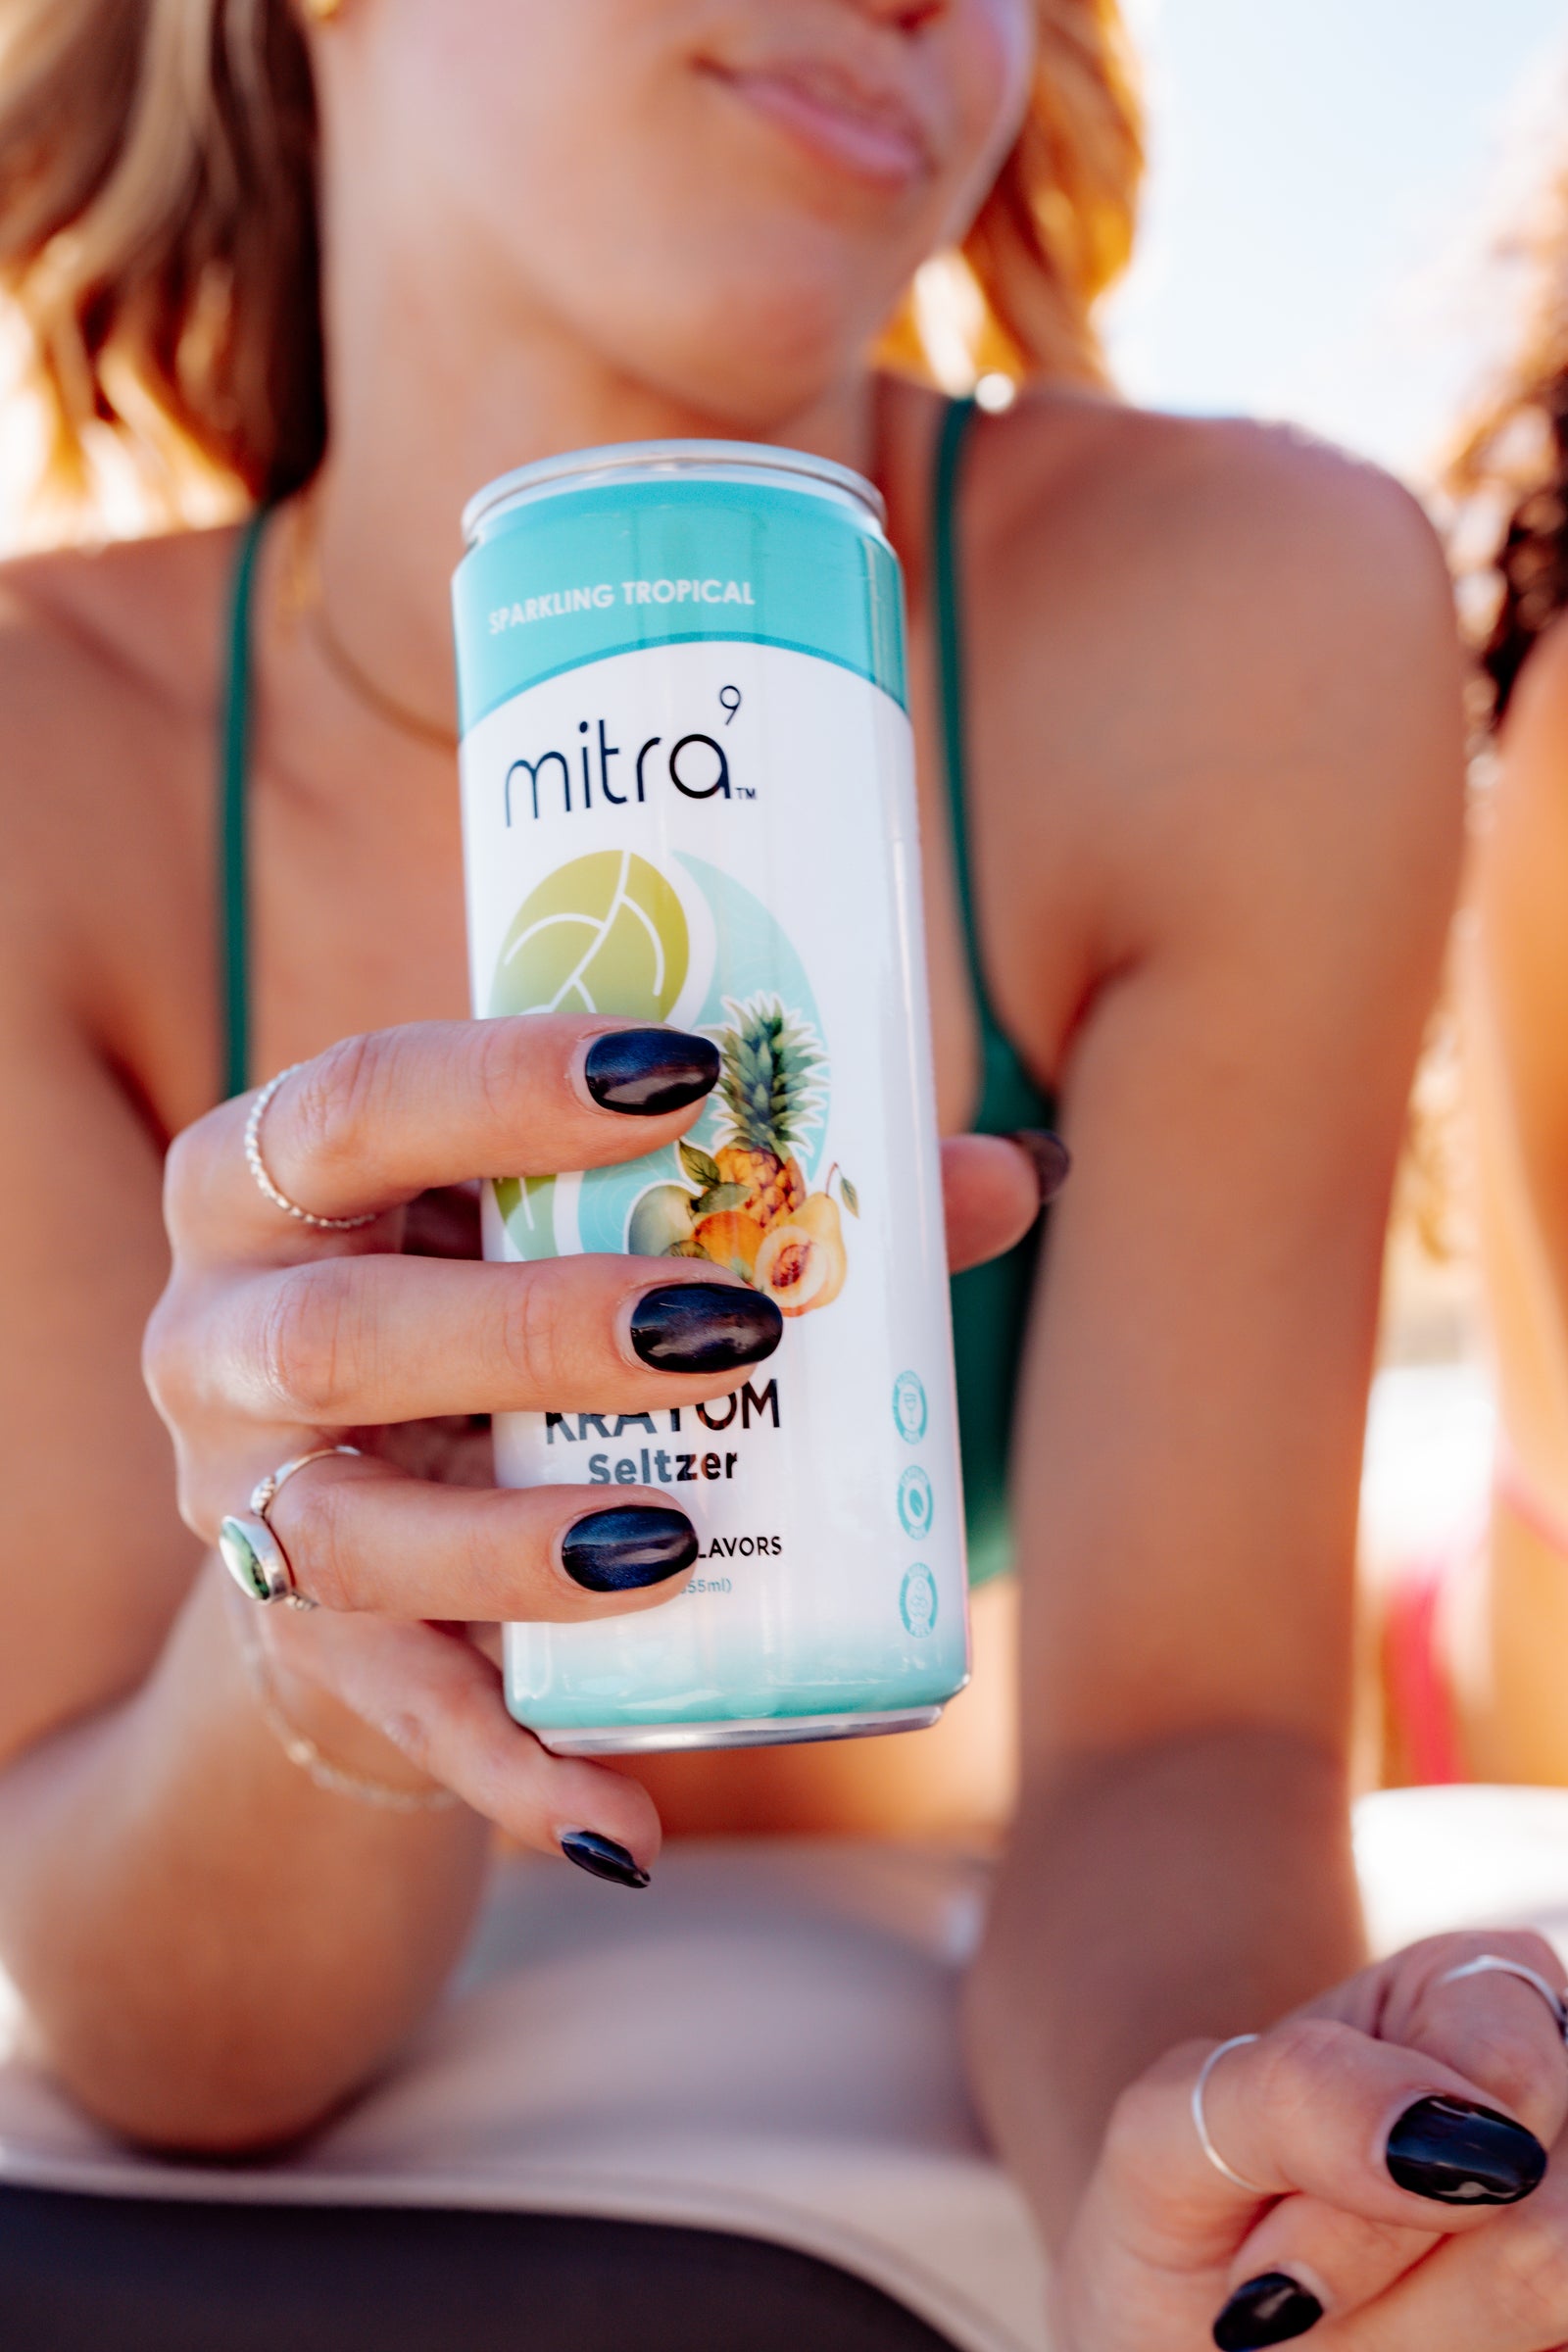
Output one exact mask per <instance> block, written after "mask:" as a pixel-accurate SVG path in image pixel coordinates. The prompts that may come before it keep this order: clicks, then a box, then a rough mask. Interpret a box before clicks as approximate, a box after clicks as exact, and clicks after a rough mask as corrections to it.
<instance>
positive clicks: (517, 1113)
mask: <svg viewBox="0 0 1568 2352" xmlns="http://www.w3.org/2000/svg"><path fill="white" fill-rule="evenodd" d="M717 1071H718V1057H717V1055H716V1053H715V1052H714V1050H713V1048H712V1047H711V1045H710V1044H709V1042H708V1041H707V1040H706V1039H702V1038H697V1037H688V1036H684V1035H682V1034H681V1033H679V1032H677V1031H673V1030H649V1029H633V1028H632V1027H631V1026H630V1024H611V1023H607V1022H605V1021H603V1020H570V1019H563V1018H554V1017H529V1018H525V1019H515V1020H502V1021H489V1022H478V1023H461V1024H459V1023H450V1024H449V1023H429V1024H423V1025H420V1026H417V1027H411V1028H405V1029H400V1030H391V1031H387V1032H383V1033H381V1034H378V1035H374V1036H370V1037H364V1038H359V1039H356V1040H352V1041H350V1042H348V1043H346V1044H344V1045H341V1046H338V1047H335V1048H334V1049H332V1050H331V1051H330V1052H328V1053H326V1054H322V1055H320V1056H319V1058H318V1059H317V1060H315V1061H313V1062H311V1063H309V1064H308V1065H306V1067H305V1068H303V1069H302V1070H300V1071H299V1072H298V1073H297V1074H296V1075H294V1076H292V1077H290V1078H289V1079H288V1080H287V1081H286V1083H285V1084H284V1085H283V1086H282V1087H281V1088H280V1090H279V1091H278V1093H277V1095H276V1096H275V1098H274V1099H273V1100H272V1102H271V1103H270V1104H269V1106H268V1110H267V1114H266V1119H265V1122H264V1125H263V1130H262V1135H261V1139H260V1140H261V1145H262V1149H263V1152H264V1157H265V1161H266V1164H267V1166H268V1168H269V1170H270V1174H271V1176H272V1178H273V1181H274V1182H275V1183H276V1184H277V1185H278V1186H279V1187H280V1188H281V1189H282V1191H283V1192H284V1194H285V1195H286V1196H287V1197H288V1198H289V1199H290V1200H292V1201H297V1202H299V1203H300V1204H301V1205H303V1206H305V1207H308V1208H309V1209H311V1210H312V1211H313V1212H314V1213H315V1214H316V1215H318V1216H322V1217H346V1216H355V1215H358V1214H361V1213H364V1212H367V1211H374V1212H375V1216H374V1221H373V1222H372V1223H370V1224H368V1225H366V1226H365V1227H363V1228H361V1229H359V1230H357V1231H353V1232H327V1231H323V1230H322V1229H321V1228H319V1227H317V1226H311V1225H306V1224H301V1223H296V1222H294V1221H293V1220H291V1219H290V1218H289V1217H287V1216H286V1215H285V1214H284V1213H283V1212H282V1211H281V1210H280V1209H279V1208H278V1207H277V1206H276V1205H275V1204H274V1203H273V1202H271V1201H269V1200H268V1199H267V1198H266V1197H265V1196H264V1194H263V1193H262V1192H261V1190H260V1189H259V1187H258V1186H257V1185H256V1184H255V1183H254V1182H253V1180H252V1177H251V1175H250V1173H249V1171H248V1169H247V1167H246V1164H245V1159H244V1153H243V1133H244V1125H245V1118H246V1113H247V1110H248V1107H249V1105H248V1103H246V1102H243V1101H239V1102H234V1103H225V1104H223V1105H222V1106H221V1108H219V1109H217V1110H215V1111H213V1112H212V1113H210V1114H209V1116H208V1117H206V1118H204V1119H202V1120H201V1121H200V1122H199V1123H198V1124H197V1125H196V1126H194V1127H192V1128H191V1129H189V1130H188V1131H187V1132H186V1133H185V1134H184V1135H182V1136H181V1137H180V1138H179V1139H178V1141H177V1142H176V1144H175V1146H174V1148H173V1151H172V1152H171V1155H170V1162H169V1175H168V1184H167V1190H166V1214H167V1221H168V1226H169V1232H170V1238H171V1243H172V1251H173V1272H172V1279H171V1281H170V1285H169V1288H168V1290H167V1292H166V1294H165V1296H164V1299H163V1300H162V1301H161V1303H160V1305H159V1308H158V1310H157V1313H156V1314H155V1316H154V1318H153V1321H152V1323H151V1326H150V1328H149V1332H148V1339H147V1347H146V1357H145V1363H146V1373H147V1379H148V1385H149V1387H150V1389H151V1391H152V1394H153V1397H154V1399H155V1401H156V1402H157V1404H158V1408H159V1410H160V1412H161V1413H162V1414H163V1417H164V1419H165V1421H166V1422H167V1424H168V1425H169V1428H170V1430H171V1432H172V1437H173V1440H174V1446H175V1452H176V1457H177V1462H178V1473H179V1499H180V1510H181V1513H182V1515H183V1517H184V1518H185V1520H186V1522H187V1524H188V1525H189V1526H191V1527H192V1528H193V1529H194V1530H195V1531H196V1532H197V1533H198V1534H199V1535H201V1536H202V1537H204V1538H205V1539H206V1540H207V1541H208V1542H209V1543H211V1542H213V1541H214V1539H215V1538H216V1536H217V1533H218V1529H219V1525H220V1523H221V1520H222V1519H223V1517H224V1516H225V1515H226V1514H228V1513H230V1512H233V1511H236V1510H242V1509H243V1508H244V1504H245V1498H246V1496H247V1495H248V1494H249V1493H250V1490H251V1488H252V1487H253V1486H254V1485H255V1483H256V1482H257V1480H258V1479H259V1478H260V1477H261V1476H262V1475H263V1474H264V1473H265V1472H266V1471H268V1470H270V1469H272V1468H275V1467H276V1466H277V1465H278V1464H280V1463H281V1462H283V1461H285V1460H287V1459H289V1458H291V1457H293V1456H295V1455H297V1454H300V1453H304V1452H309V1451H311V1450H312V1449H314V1448H315V1447H318V1446H329V1445H333V1444H338V1443H345V1442H352V1443H353V1444H354V1445H356V1446H359V1447H361V1448H362V1453H363V1458H361V1459H358V1460H356V1459H350V1458H346V1457H343V1456H335V1457H332V1458H329V1459H325V1460H321V1461H319V1462H313V1463H312V1464H310V1465H309V1466H308V1467H307V1468H306V1469H304V1470H302V1471H300V1472H299V1473H297V1474H296V1475H295V1476H294V1477H293V1478H291V1479H290V1480H289V1481H288V1482H287V1484H286V1485H285V1486H284V1487H283V1488H282V1490H281V1491H280V1493H279V1494H278V1495H277V1497H276V1500H275V1501H274V1503H273V1504H272V1506H271V1508H270V1513H269V1518H270V1524H271V1526H272V1527H273V1529H274V1531H275V1533H276V1535H277V1537H278V1540H279V1542H280V1543H281V1544H282V1546H283V1549H284V1551H285V1553H286V1555H287V1557H288V1560H289V1562H290V1564H291V1566H292V1568H293V1571H294V1573H295V1576H296V1579H297V1582H298V1584H299V1587H300V1589H301V1590H302V1592H304V1593H306V1594H308V1595H309V1596H310V1597H311V1598H313V1599H314V1600H316V1601H317V1602H319V1604H320V1605H319V1609H318V1610H317V1611H316V1612H315V1613H313V1614H311V1615H302V1614H300V1613H298V1612H294V1611H288V1610H278V1609H271V1610H267V1611H264V1612H260V1613H259V1616H258V1619H257V1627H258V1630H259V1631H260V1632H261V1633H262V1635H263V1638H264V1639H265V1641H266V1643H267V1647H268V1653H269V1661H270V1672H271V1674H272V1675H273V1677H274V1679H275V1681H276V1683H277V1685H278V1688H279V1691H280V1692H281V1694H282V1697H283V1700H284V1710H285V1712H286V1713H287V1714H289V1715H290V1716H291V1717H292V1718H296V1719H300V1718H303V1719H304V1720H302V1721H301V1728H302V1729H304V1730H306V1731H307V1732H308V1733H310V1734H311V1736H313V1737H316V1738H318V1739H319V1744H320V1746H321V1747H322V1749H323V1750H324V1751H325V1752H326V1753H327V1754H328V1755H329V1756H331V1757H332V1759H333V1760H334V1761H336V1762H339V1763H341V1764H343V1765H345V1766H346V1767H349V1768H351V1769H356V1770H359V1771H361V1772H365V1773H368V1774H370V1775H372V1776H373V1777H377V1778H380V1779H382V1780H384V1781H393V1782H398V1783H401V1784H406V1785H407V1786H409V1787H410V1788H411V1789H413V1788H417V1787H419V1786H420V1785H428V1784H429V1783H431V1782H434V1783H437V1784H440V1785H442V1786H444V1787H445V1788H447V1789H452V1790H454V1791H456V1792H457V1793H458V1794H459V1795H460V1796H461V1797H463V1798H464V1799H465V1800H466V1802H467V1803H468V1804H469V1805H471V1806H473V1807H475V1808H476V1809H477V1810H478V1811H480V1812H482V1813H484V1814H487V1815H488V1816H489V1817H490V1818H491V1819H493V1820H494V1821H496V1822H498V1823H500V1824H501V1826H502V1827H503V1828H504V1829H506V1830H507V1831H508V1832H509V1833H510V1834H511V1835H512V1836H513V1837H515V1838H517V1839H518V1840H520V1841H521V1842H523V1843H525V1844H529V1845H534V1846H539V1847H544V1848H552V1847H554V1848H557V1849H559V1848H560V1847H561V1844H562V1841H563V1839H564V1838H569V1837H572V1836H573V1835H574V1834H575V1835H576V1837H577V1838H579V1839H580V1838H581V1835H582V1834H583V1833H585V1832H586V1833H588V1834H589V1835H590V1836H591V1837H592V1838H596V1839H599V1840H608V1841H609V1843H610V1845H612V1846H613V1847H614V1848H616V1849H618V1852H619V1855H620V1856H621V1857H623V1858H624V1860H623V1862H621V1863H619V1864H617V1863H616V1862H615V1860H614V1858H613V1857H612V1862H611V1867H612V1869H613V1870H615V1869H618V1870H619V1871H620V1873H621V1875H631V1874H633V1873H635V1872H636V1871H641V1870H646V1869H647V1867H648V1865H649V1864H650V1863H651V1861H652V1859H653V1857H654V1855H655V1853H656V1852H657V1850H658V1845H659V1835H660V1833H659V1823H658V1819H657V1815H656V1813H655V1810H654V1807H653V1804H652V1802H651V1800H650V1798H649V1797H648V1796H647V1794H646V1793H645V1791H644V1790H643V1789H642V1788H641V1787H640V1786H639V1785H638V1783H637V1782H635V1781H634V1780H631V1779H629V1778H628V1777H626V1776H625V1775H623V1774H620V1773H617V1772H614V1771H612V1770H610V1769H609V1768H608V1767H606V1766H602V1765H598V1764H593V1763H588V1762H582V1761H565V1760H563V1759H559V1758H556V1757H554V1756H552V1755H550V1754H549V1753H548V1752H547V1751H546V1749H545V1748H544V1747H543V1746H541V1744H540V1743H539V1742H538V1741H537V1740H534V1739H533V1738H532V1737H531V1736H530V1735H529V1734H528V1733H526V1732H524V1731H522V1730H521V1729H520V1728H519V1727H518V1726H517V1725H516V1724H515V1723H514V1722H513V1721H512V1719H511V1718H510V1716H509V1715H508V1714H507V1712H506V1709H505V1706H504V1704H503V1700H502V1692H501V1683H500V1677H499V1674H498V1672H497V1667H496V1664H495V1662H494V1660H493V1658H492V1657H491V1656H489V1655H487V1654H485V1649H484V1647H483V1645H482V1644H483V1637H482V1636H480V1637H478V1638H477V1639H469V1638H468V1635H469V1633H470V1631H473V1630H475V1629H478V1628H480V1627H483V1626H488V1625H491V1624H493V1623H495V1622H497V1621H504V1620H507V1619H531V1620H534V1621H554V1622H561V1623H581V1622H587V1621H591V1620H593V1619H595V1618H599V1617H603V1616H607V1615H611V1614H614V1613H617V1612H622V1611H626V1610H636V1609H644V1608H652V1607H657V1606H658V1605H659V1603H660V1602H661V1601H662V1600H664V1599H666V1598H668V1597H669V1596H670V1595H671V1594H672V1593H676V1592H678V1591H679V1590H680V1588H681V1584H682V1582H683V1581H684V1572H685V1570H686V1569H687V1568H688V1567H689V1566H690V1564H691V1561H692V1559H693V1558H694V1557H695V1554H696V1549H697V1537H696V1532H695V1530H694V1529H693V1527H692V1525H691V1522H690V1521H689V1520H688V1519H687V1518H686V1517H685V1515H684V1513H682V1512H681V1511H679V1510H677V1509H675V1508H674V1507H672V1504H671V1501H670V1498H669V1497H668V1495H665V1494H664V1493H663V1492H662V1490H661V1489H658V1488H646V1489H645V1488H641V1487H617V1488H616V1489H615V1490H614V1495H613V1500H612V1499H610V1498H608V1497H603V1496H602V1495H601V1493H600V1491H599V1490H597V1489H584V1488H582V1487H577V1486H546V1487H539V1488H535V1489H530V1490H525V1491H515V1490H508V1489H498V1488H496V1487H495V1486H494V1485H493V1484H492V1483H491V1472H490V1467H489V1460H488V1430H487V1428H486V1426H485V1417H486V1416H488V1415H489V1414H491V1413H493V1412H505V1411H525V1410H540V1409H544V1408H546V1407H549V1408H551V1409H555V1410H596V1411H603V1410H606V1409H609V1410H612V1411H613V1410H617V1409H618V1410H621V1411H646V1410H648V1409H650V1408H652V1407H659V1406H669V1405H679V1404H689V1403H696V1402H699V1401H706V1400H708V1399H710V1398H712V1397H720V1396H723V1395H725V1394H727V1393H728V1392H729V1390H731V1389H732V1388H733V1387H734V1386H735V1383H736V1380H737V1377H738V1376H739V1375H740V1374H742V1373H743V1372H744V1371H745V1370H747V1369H748V1368H749V1367H750V1366H751V1365H753V1364H755V1363H757V1362H759V1361H760V1360H762V1359H763V1358H764V1357H766V1356H767V1355H769V1354H770V1353H771V1352H772V1350H773V1348H775V1347H776V1346H777V1344H778V1339H779V1336H780V1333H781V1330H782V1322H781V1318H780V1316H779V1312H778V1309H777V1308H776V1306H774V1304H773V1303H772V1301H771V1300H770V1299H766V1298H764V1297H761V1296H760V1295H759V1294H758V1293H756V1292H754V1291H751V1290H749V1289H748V1288H747V1287H746V1286H745V1285H744V1284H742V1283H741V1282H739V1281H738V1280H736V1279H734V1278H731V1277H729V1276H727V1275H726V1274H724V1273H722V1272H721V1271H720V1270H719V1269H717V1268H714V1267H711V1266H708V1265H699V1264H698V1263H696V1262H695V1261H690V1260H680V1259H656V1260H650V1259H638V1258H630V1257H612V1256H582V1257H576V1258H558V1259H546V1260H540V1261H538V1262H535V1263H529V1264H526V1265H494V1264H488V1265H487V1264H483V1263H480V1262H474V1259H473V1257H472V1255H471V1254H470V1253H471V1252H473V1251H474V1250H476V1245H477V1234H476V1226H475V1224H474V1221H473V1220H472V1218H471V1213H470V1216H469V1219H468V1228H469V1230H468V1232H467V1234H466V1236H465V1234H464V1231H463V1224H464V1219H463V1215H462V1210H463V1206H464V1202H463V1197H462V1196H461V1194H454V1191H453V1189H452V1188H457V1187H461V1186H462V1185H464V1184H465V1183H466V1181H468V1180H470V1179H471V1178H472V1176H473V1175H474V1173H475V1172H476V1171H485V1172H488V1171H496V1172H501V1171H505V1172H507V1173H509V1174H516V1175H535V1174H538V1175H544V1174H549V1173H552V1172H554V1171H556V1170H558V1169H561V1168H590V1167H597V1166H602V1165H605V1164H606V1163H609V1162H613V1161H616V1160H623V1159H630V1158H633V1157H635V1156H637V1155H638V1154H640V1153H642V1152H649V1151H652V1150H656V1149H658V1148H659V1147H660V1146H662V1145H664V1144H667V1143H669V1142H671V1141H673V1140H674V1138H675V1137H677V1136H678V1135H680V1134H681V1133H683V1132H684V1130H685V1129H686V1128H687V1127H689V1126H690V1125H691V1124H692V1122H693V1120H694V1119H695V1118H696V1117H697V1116H698V1114H699V1111H700V1108H701V1104H702V1103H703V1102H704V1100H705V1099H706V1097H707V1095H708V1093H709V1092H710V1090H711V1087H712V1085H713V1083H714V1080H715V1079H716V1076H717ZM1058 1152H1059V1148H1058ZM1038 1160H1039V1152H1038V1150H1037V1151H1036V1152H1035V1153H1034V1156H1033V1157H1031V1155H1030V1152H1029V1150H1028V1148H1027V1147H1026V1148H1025V1149H1024V1150H1019V1149H1017V1148H1015V1147H1014V1146H1013V1145H1011V1144H1008V1143H1005V1142H1003V1141H1000V1140H999V1139H995V1138H983V1137H964V1138H959V1139H957V1140H956V1142H955V1143H954V1144H953V1145H951V1146H949V1147H948V1165H947V1171H946V1173H947V1174H948V1176H949V1178H950V1180H951V1181H950V1184H949V1192H948V1201H949V1226H950V1240H951V1242H952V1244H953V1247H954V1250H955V1255H956V1262H958V1263H970V1262H973V1261H974V1260H975V1259H977V1258H979V1257H982V1256H986V1255H989V1254H991V1253H992V1252H994V1251H995V1250H1000V1249H1003V1248H1005V1247H1007V1246H1008V1245H1009V1244H1010V1243H1011V1242H1013V1241H1014V1240H1016V1239H1017V1238H1018V1236H1019V1235H1020V1234H1021V1233H1022V1232H1023V1231H1024V1230H1026V1229H1027V1226H1028V1225H1029V1223H1030V1222H1031V1221H1032V1219H1033V1217H1034V1215H1035V1214H1036V1213H1037V1211H1038V1207H1039V1202H1040V1199H1041V1196H1042V1193H1043V1192H1044V1191H1045V1189H1046V1184H1047V1178H1048V1177H1049V1175H1050V1174H1051V1173H1052V1170H1053V1168H1056V1162H1055V1161H1054V1160H1053V1161H1052V1162H1051V1163H1050V1164H1049V1165H1048V1167H1047V1169H1046V1170H1045V1172H1044V1173H1042V1172H1041V1170H1040V1168H1039V1166H1038ZM1056 1172H1057V1173H1058V1174H1059V1168H1056ZM443 1205H444V1207H445V1210H446V1212H447V1214H446V1217H445V1223H446V1225H447V1227H448V1231H447V1233H446V1234H445V1236H444V1237H443V1236H442V1235H441V1234H440V1233H439V1232H436V1231H434V1230H433V1228H434V1227H435V1226H438V1225H440V1224H441V1222H442V1221H443V1220H442V1217H441V1215H440V1214H439V1213H438V1212H439V1211H440V1210H441V1209H442V1207H443ZM454 1212H455V1215H456V1231H455V1232H454V1231H453V1230H452V1227H453V1222H454ZM416 1252H417V1253H416ZM590 1497H591V1499H590ZM492 1646H493V1644H492ZM350 1750H352V1752H349V1751H350ZM577 1850H578V1851H579V1852H580V1851H581V1850H582V1849H581V1847H580V1844H579V1846H578V1849H577ZM599 1858H600V1859H601V1860H603V1856H602V1855H601V1856H600V1857H599Z"/></svg>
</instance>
